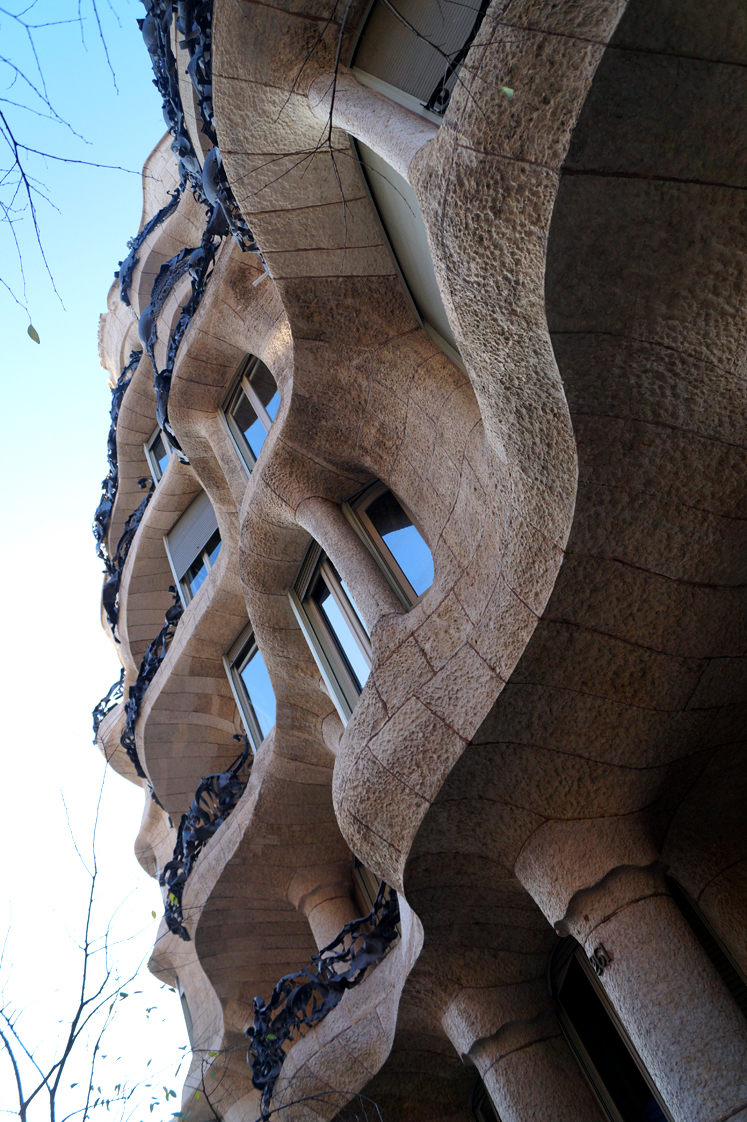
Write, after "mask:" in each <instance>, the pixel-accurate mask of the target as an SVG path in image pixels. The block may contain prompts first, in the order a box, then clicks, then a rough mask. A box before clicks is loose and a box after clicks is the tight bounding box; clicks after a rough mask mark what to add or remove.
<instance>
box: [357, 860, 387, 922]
mask: <svg viewBox="0 0 747 1122" xmlns="http://www.w3.org/2000/svg"><path fill="white" fill-rule="evenodd" d="M380 884H381V881H380V880H379V878H378V877H377V876H376V875H375V874H374V873H372V872H371V870H370V869H367V868H366V866H365V865H364V864H363V862H362V861H359V860H358V858H357V857H355V858H354V859H353V896H354V897H355V902H356V904H357V905H358V908H359V909H360V914H361V915H362V916H367V915H368V913H369V912H371V911H373V906H374V904H375V903H376V897H377V895H378V892H379V886H380Z"/></svg>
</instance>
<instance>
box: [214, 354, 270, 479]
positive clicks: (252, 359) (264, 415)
mask: <svg viewBox="0 0 747 1122" xmlns="http://www.w3.org/2000/svg"><path fill="white" fill-rule="evenodd" d="M260 365H262V366H264V367H265V369H266V370H267V371H268V373H269V374H270V377H271V378H272V380H273V382H275V387H276V389H277V392H278V394H280V387H279V386H278V384H277V380H276V378H275V375H274V374H273V373H272V371H271V370H270V368H269V366H268V365H267V363H266V362H263V361H262V359H261V358H259V356H258V355H253V354H248V355H246V357H245V358H244V359H243V360H242V362H241V365H240V366H239V369H238V371H237V373H236V376H235V378H234V379H233V381H232V383H231V388H230V390H229V392H228V394H227V395H226V399H225V401H224V403H223V405H222V406H221V408H220V414H221V416H222V418H223V422H224V424H225V426H226V428H227V429H228V435H229V436H230V437H231V440H232V442H233V445H234V448H235V449H236V451H237V452H238V454H239V456H240V457H241V461H242V463H243V464H244V467H245V468H246V470H247V474H249V475H251V473H252V470H253V468H254V465H255V464H256V462H257V457H256V456H255V455H254V452H253V451H252V449H251V446H250V444H249V441H248V440H247V439H246V437H245V436H244V434H243V432H242V431H241V429H240V428H239V425H238V422H237V421H236V419H235V417H234V416H233V414H232V409H233V408H234V406H235V402H236V399H237V398H238V395H239V394H240V393H243V394H244V396H245V397H246V399H247V400H248V402H249V404H250V405H251V407H252V409H253V410H254V413H255V415H256V417H257V420H258V421H259V422H260V424H261V425H262V428H263V429H264V430H265V433H269V431H270V429H271V427H272V417H271V416H270V414H269V413H268V412H267V409H266V408H265V406H264V405H263V404H262V401H261V400H260V397H259V394H258V393H257V391H256V390H255V388H254V386H253V385H252V384H251V381H250V379H251V376H252V374H253V373H254V371H255V370H256V369H257V367H258V366H260ZM280 406H282V397H281V399H280ZM280 406H279V407H278V409H279V408H280Z"/></svg>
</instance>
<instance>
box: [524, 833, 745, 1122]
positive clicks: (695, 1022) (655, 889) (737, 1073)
mask: <svg viewBox="0 0 747 1122" xmlns="http://www.w3.org/2000/svg"><path fill="white" fill-rule="evenodd" d="M594 826H595V824H594V823H548V825H547V827H543V828H542V829H541V830H540V831H538V832H537V834H535V836H534V838H533V839H532V842H531V843H530V845H529V846H528V847H527V848H526V849H525V851H524V852H523V853H522V855H521V857H520V859H519V861H518V862H517V866H516V872H517V875H518V876H519V878H520V879H522V881H523V883H524V884H525V887H527V889H528V890H529V891H530V892H532V894H533V895H534V897H535V899H536V900H537V903H538V904H539V905H540V907H542V908H543V910H544V911H545V914H546V915H547V917H548V919H549V920H550V922H551V923H553V924H554V926H555V929H556V930H557V931H558V932H559V933H560V934H563V935H565V934H571V935H573V936H574V937H575V938H576V939H577V940H578V942H579V943H580V944H581V946H582V947H583V948H584V950H585V951H586V953H587V954H588V955H589V956H592V955H595V954H596V955H597V959H598V961H599V965H600V966H601V967H602V968H603V969H602V973H601V978H600V980H601V985H602V987H603V989H604V991H605V992H606V994H607V996H608V997H609V999H610V1001H611V1003H612V1005H613V1007H614V1008H615V1010H616V1012H617V1014H618V1016H619V1018H620V1020H621V1022H622V1024H623V1025H624V1027H625V1029H626V1031H627V1033H628V1035H629V1036H630V1039H631V1040H632V1042H633V1045H634V1046H635V1048H636V1049H637V1051H638V1054H639V1055H640V1057H641V1059H642V1061H643V1063H644V1064H645V1066H646V1068H647V1070H648V1071H649V1073H650V1075H651V1077H652V1079H653V1081H654V1084H655V1086H656V1087H657V1089H658V1091H659V1093H660V1094H661V1096H662V1099H663V1100H664V1102H665V1103H666V1105H667V1107H668V1108H669V1110H670V1111H671V1113H672V1115H673V1117H674V1118H675V1120H676V1122H692V1120H693V1119H695V1118H697V1120H698V1122H724V1120H725V1119H727V1118H728V1119H730V1120H731V1119H736V1118H739V1119H746V1120H747V1023H745V1020H744V1018H743V1017H742V1015H741V1013H740V1012H739V1010H738V1009H737V1006H736V1005H735V1003H734V1001H733V1000H732V998H731V995H730V994H729V992H728V990H727V989H726V987H725V986H724V984H723V982H722V981H721V979H720V978H719V977H718V975H717V973H716V971H715V970H714V968H713V966H712V965H711V963H710V961H709V960H708V958H707V956H706V955H705V953H704V951H703V949H702V947H701V946H700V944H699V943H698V941H697V940H696V938H695V936H694V935H693V933H692V932H691V930H690V928H689V927H688V925H687V923H686V922H685V920H684V918H683V916H682V914H681V912H680V911H679V909H678V908H677V906H676V905H675V903H674V901H673V900H672V898H671V897H670V895H669V893H668V891H667V888H666V884H665V881H664V874H663V866H662V865H661V863H660V862H659V861H658V860H656V854H655V851H653V849H652V847H651V845H650V843H649V842H648V841H647V839H646V838H645V833H644V831H643V829H642V828H641V823H640V822H635V821H634V820H632V819H631V820H628V821H627V824H626V822H625V820H618V821H617V822H616V823H608V822H605V821H604V820H601V821H600V823H599V827H598V829H596V830H595V829H594ZM560 835H566V836H563V837H561V836H560ZM613 841H616V842H617V844H612V843H613ZM652 855H653V856H654V860H651V859H650V858H651V856H652ZM621 857H622V860H621ZM636 857H637V858H638V860H637V861H634V860H632V859H633V858H636ZM645 857H648V858H649V860H648V862H646V863H645V864H644V858H645ZM604 866H606V868H607V870H608V871H606V872H603V873H602V875H601V876H599V875H598V873H599V871H600V867H601V868H604ZM592 869H593V870H594V873H596V874H597V875H593V874H592ZM574 872H575V877H574ZM574 879H575V884H576V891H572V886H573V883H574ZM561 909H562V910H561ZM598 948H602V951H601V952H599V951H598ZM605 959H606V960H607V961H606V962H605V961H604V960H605Z"/></svg>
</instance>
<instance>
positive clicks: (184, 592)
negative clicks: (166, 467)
mask: <svg viewBox="0 0 747 1122" xmlns="http://www.w3.org/2000/svg"><path fill="white" fill-rule="evenodd" d="M202 495H204V496H205V498H206V500H207V502H208V503H209V505H210V510H211V511H212V517H213V522H214V523H215V529H214V530H213V531H212V533H211V534H210V536H209V537H208V539H207V541H206V542H205V543H204V544H203V545H202V546H201V547H200V549H199V550H198V552H197V553H196V554H195V556H194V557H193V558H192V560H191V561H190V563H189V565H188V566H187V568H186V569H184V571H183V573H182V575H181V576H179V575H178V573H179V568H178V566H177V565H176V563H175V562H174V556H173V553H172V550H171V545H170V544H169V537H170V535H171V534H173V533H174V530H175V529H176V527H177V526H178V525H179V523H180V522H181V520H182V518H184V516H185V515H186V514H187V511H189V509H190V507H191V506H192V505H193V504H194V503H196V502H198V501H199V499H200V497H201V496H202ZM216 534H217V535H218V541H219V543H220V546H221V548H222V547H223V539H222V538H221V536H220V527H219V526H218V519H217V518H216V517H215V508H214V507H213V504H212V502H210V496H209V495H208V494H207V492H206V491H205V489H204V488H200V490H199V491H198V493H197V494H196V495H195V497H194V498H193V499H192V501H191V502H190V503H188V504H187V506H186V507H185V509H184V510H183V511H182V513H181V514H180V515H179V517H178V518H177V520H176V522H175V523H174V525H173V526H172V527H171V528H170V529H169V531H168V532H167V533H165V534H164V535H163V547H164V549H165V550H166V557H167V560H168V562H169V568H170V569H171V575H172V576H173V578H174V584H175V585H176V588H177V589H178V592H179V599H180V600H181V602H182V607H183V608H186V607H187V605H188V604H190V603H191V602H192V601H193V600H194V598H195V596H196V595H197V593H199V591H200V588H202V587H203V586H204V585H205V584H206V583H207V579H208V577H209V575H210V572H211V570H212V569H213V568H214V565H213V564H212V562H211V561H210V552H211V551H209V550H208V546H209V545H210V543H211V542H212V540H213V538H214V537H215V535H216ZM218 552H219V554H220V550H219V551H218ZM200 558H202V560H203V564H204V565H205V569H206V573H205V580H204V581H203V582H202V585H200V588H198V589H197V592H194V593H193V592H192V590H191V588H190V587H189V585H188V583H187V581H186V580H185V578H186V576H187V574H188V573H189V571H190V569H192V568H193V567H194V565H195V563H196V562H197V561H198V560H199V559H200ZM216 560H217V558H216Z"/></svg>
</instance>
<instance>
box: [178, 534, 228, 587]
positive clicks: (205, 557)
mask: <svg viewBox="0 0 747 1122" xmlns="http://www.w3.org/2000/svg"><path fill="white" fill-rule="evenodd" d="M220 545H221V541H220V532H219V531H218V530H216V531H215V533H214V534H213V535H212V536H211V537H210V538H209V540H208V542H207V543H206V545H205V546H203V548H202V549H201V550H200V552H199V554H198V555H197V557H195V559H194V561H193V562H192V564H191V565H190V566H189V568H188V569H187V571H186V573H185V574H184V576H183V577H182V580H181V585H182V588H183V589H184V588H186V590H187V592H188V599H189V600H191V599H192V598H193V597H194V595H195V593H196V592H197V591H198V589H200V588H201V587H202V585H203V584H204V583H205V580H206V578H207V575H208V573H209V572H210V570H211V569H212V567H213V565H214V564H215V560H216V558H217V556H218V554H219V553H220Z"/></svg>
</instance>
